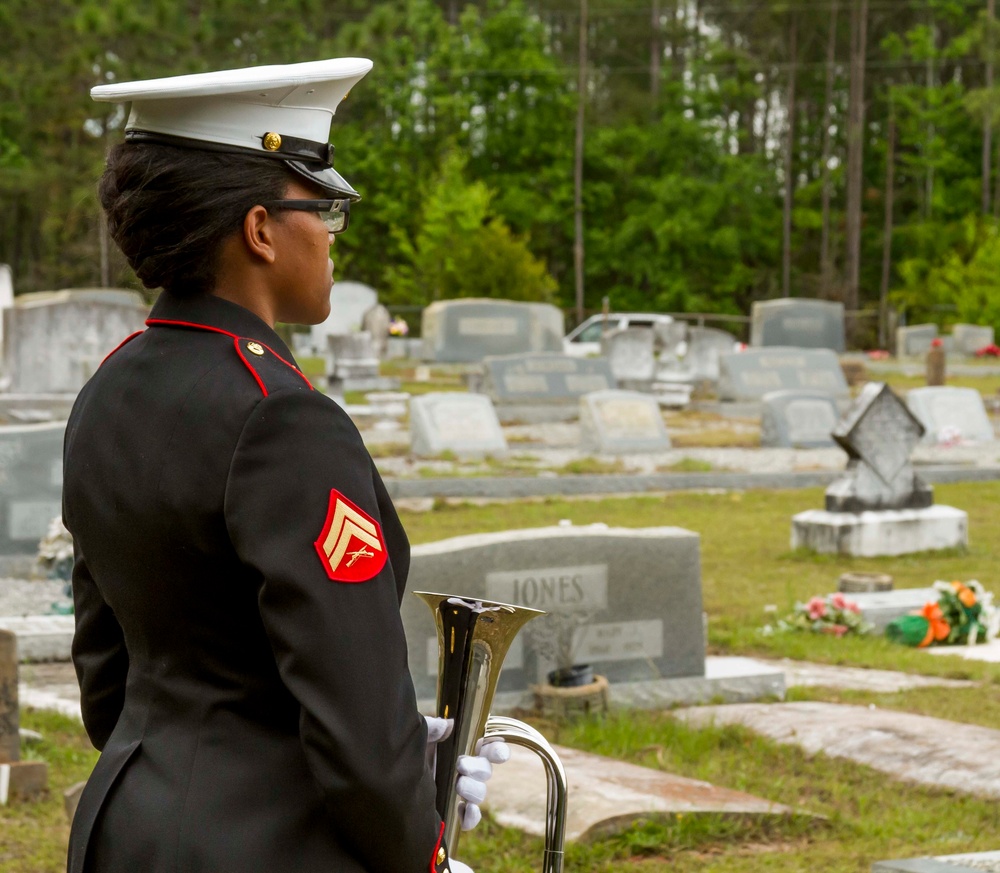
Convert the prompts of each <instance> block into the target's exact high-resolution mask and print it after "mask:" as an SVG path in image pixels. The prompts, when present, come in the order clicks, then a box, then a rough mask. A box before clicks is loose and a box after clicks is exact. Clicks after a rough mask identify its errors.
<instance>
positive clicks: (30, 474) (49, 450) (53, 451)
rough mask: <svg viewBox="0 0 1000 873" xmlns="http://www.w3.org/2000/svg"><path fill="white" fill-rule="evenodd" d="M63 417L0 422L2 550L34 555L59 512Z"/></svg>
mask: <svg viewBox="0 0 1000 873" xmlns="http://www.w3.org/2000/svg"><path fill="white" fill-rule="evenodd" d="M65 430H66V423H65V422H64V421H59V422H51V423H47V424H13V425H7V426H0V555H27V554H30V555H34V554H35V552H36V551H37V550H38V541H39V540H40V539H41V538H42V537H43V536H45V534H46V532H47V531H48V529H49V523H50V522H51V521H52V519H53V518H56V517H58V516H59V515H60V514H61V512H62V443H63V433H64V432H65Z"/></svg>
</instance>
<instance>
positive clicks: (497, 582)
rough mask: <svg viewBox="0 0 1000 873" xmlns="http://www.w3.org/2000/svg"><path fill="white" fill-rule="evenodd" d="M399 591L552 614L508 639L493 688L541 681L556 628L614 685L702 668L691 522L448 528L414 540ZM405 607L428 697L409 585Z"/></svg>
mask: <svg viewBox="0 0 1000 873" xmlns="http://www.w3.org/2000/svg"><path fill="white" fill-rule="evenodd" d="M407 588H409V589H410V591H437V592H442V593H450V594H456V595H460V596H463V597H473V598H482V599H485V600H496V601H501V602H503V603H513V604H520V605H523V606H531V607H534V608H536V609H541V610H544V611H546V612H547V613H549V615H548V616H546V617H541V618H536V619H534V620H533V621H532V622H531V623H530V624H529V626H528V627H526V628H525V629H524V630H522V631H521V633H520V634H518V636H517V637H516V638H515V640H514V644H513V645H512V646H511V649H510V652H509V654H508V655H507V658H506V660H505V662H504V669H503V672H502V673H501V676H500V682H499V689H500V690H501V691H515V690H522V689H527V688H528V686H530V685H532V684H534V683H536V682H539V681H544V679H545V676H546V674H547V673H548V671H549V670H550V669H552V666H553V664H552V663H551V662H549V661H547V660H546V659H545V658H544V657H541V656H540V655H539V651H540V650H545V649H547V648H548V644H549V643H551V642H552V641H553V639H554V638H555V637H556V636H559V637H560V638H565V639H568V643H569V648H570V649H571V651H570V657H571V660H572V661H573V662H575V663H588V664H591V665H592V666H593V668H594V670H595V672H596V673H598V674H600V675H603V676H606V677H607V678H608V679H609V680H610V681H611V683H612V684H614V683H620V682H631V681H639V680H647V679H659V678H666V677H677V676H704V674H705V636H704V624H703V621H702V600H701V570H700V563H699V540H698V535H697V534H695V533H692V532H691V531H686V530H682V529H680V528H675V527H659V528H634V529H626V528H609V527H607V526H605V525H589V526H586V527H572V526H570V527H561V526H560V527H547V528H538V529H535V530H510V531H504V532H501V533H491V534H474V535H471V536H463V537H456V538H454V539H449V540H443V541H440V542H436V543H427V544H424V545H418V546H414V548H413V551H412V558H411V563H410V573H409V578H408V581H407ZM401 612H402V617H403V626H404V628H405V631H406V639H407V643H408V647H409V664H410V672H411V675H412V676H413V681H414V686H415V688H416V691H417V697H418V698H420V699H424V700H427V699H433V698H434V696H435V693H436V687H437V673H438V645H437V634H436V631H435V629H434V624H433V621H432V618H431V613H430V610H428V609H427V607H426V605H425V604H424V603H423V602H421V601H420V600H419V599H418V598H416V597H413V596H412V595H409V594H408V595H407V596H406V597H404V598H403V603H402V609H401ZM531 625H535V628H534V629H532V631H531V633H530V634H529V628H530V627H531Z"/></svg>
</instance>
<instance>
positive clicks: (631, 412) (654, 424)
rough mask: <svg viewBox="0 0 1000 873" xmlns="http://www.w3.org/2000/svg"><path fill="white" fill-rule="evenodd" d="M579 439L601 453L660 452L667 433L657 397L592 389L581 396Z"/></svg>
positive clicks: (667, 443) (667, 439)
mask: <svg viewBox="0 0 1000 873" xmlns="http://www.w3.org/2000/svg"><path fill="white" fill-rule="evenodd" d="M580 442H581V445H582V447H583V448H584V450H586V451H595V452H601V453H604V454H624V453H627V452H662V451H666V450H667V449H669V448H670V436H669V435H668V434H667V428H666V426H665V425H664V423H663V414H662V413H661V412H660V405H659V403H657V401H656V399H655V398H654V397H652V396H651V395H649V394H641V393H639V392H638V391H595V392H593V393H590V394H584V395H583V397H581V398H580Z"/></svg>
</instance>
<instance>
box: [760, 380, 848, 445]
mask: <svg viewBox="0 0 1000 873" xmlns="http://www.w3.org/2000/svg"><path fill="white" fill-rule="evenodd" d="M761 404H762V407H761V417H760V431H761V432H760V444H761V445H762V446H764V447H784V448H795V449H819V448H826V447H828V446H832V445H834V441H833V437H832V436H831V435H830V434H831V433H832V432H833V429H834V428H835V427H836V426H837V421H838V420H839V419H840V411H839V410H838V408H837V401H836V399H835V398H834V397H833V396H832V395H830V394H823V393H820V392H816V391H773V392H770V393H768V394H765V395H764V396H763V397H762V398H761Z"/></svg>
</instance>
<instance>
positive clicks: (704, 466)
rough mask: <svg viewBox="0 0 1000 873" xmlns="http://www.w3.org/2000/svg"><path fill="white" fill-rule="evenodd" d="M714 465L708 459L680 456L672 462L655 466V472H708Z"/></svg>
mask: <svg viewBox="0 0 1000 873" xmlns="http://www.w3.org/2000/svg"><path fill="white" fill-rule="evenodd" d="M714 469H715V467H714V466H713V465H712V464H710V463H709V462H708V461H699V460H698V459H697V458H681V459H680V460H679V461H676V462H675V463H673V464H664V465H662V466H660V467H657V468H656V472H657V473H710V472H712V470H714Z"/></svg>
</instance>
